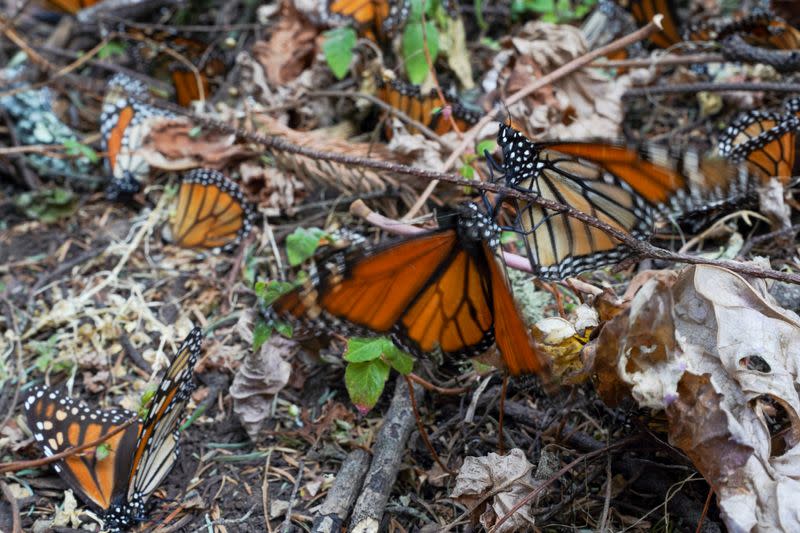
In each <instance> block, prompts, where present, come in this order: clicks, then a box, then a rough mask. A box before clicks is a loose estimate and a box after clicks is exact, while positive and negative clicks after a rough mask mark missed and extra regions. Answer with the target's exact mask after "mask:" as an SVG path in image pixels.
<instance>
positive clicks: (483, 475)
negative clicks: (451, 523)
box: [450, 448, 534, 533]
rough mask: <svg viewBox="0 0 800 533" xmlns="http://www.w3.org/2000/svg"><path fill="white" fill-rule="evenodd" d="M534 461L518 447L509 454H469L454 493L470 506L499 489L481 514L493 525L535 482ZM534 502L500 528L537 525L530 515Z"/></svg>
mask: <svg viewBox="0 0 800 533" xmlns="http://www.w3.org/2000/svg"><path fill="white" fill-rule="evenodd" d="M532 472H533V465H532V464H531V463H529V462H528V460H527V459H526V458H525V452H523V451H522V450H520V449H518V448H514V449H513V450H511V451H509V452H508V454H506V455H498V454H496V453H490V454H489V455H487V456H486V457H467V458H466V459H465V460H464V464H463V465H462V466H461V469H460V470H459V471H458V477H457V478H456V486H455V487H454V488H453V492H452V494H451V495H450V496H451V497H453V498H455V499H456V500H458V501H459V502H461V503H463V504H464V505H466V506H467V507H469V508H473V507H475V506H476V505H479V504H480V503H481V502H482V501H483V500H484V499H485V497H486V496H487V495H488V494H489V493H493V492H495V491H497V493H496V494H494V496H492V497H491V499H490V500H488V502H489V503H490V505H487V507H486V510H485V512H483V513H482V514H481V517H480V521H481V524H483V526H484V527H485V528H486V529H490V528H491V527H492V526H493V525H494V524H495V523H496V522H497V520H498V519H499V518H501V517H503V516H505V515H506V514H507V513H508V512H509V511H510V510H511V508H512V507H514V506H515V505H516V504H517V503H518V502H519V501H520V500H522V499H523V498H525V497H526V496H527V495H528V494H529V493H530V491H531V487H532V486H533V485H534V481H533V475H532ZM530 513H531V503H530V502H529V503H526V504H525V505H523V506H522V507H521V508H520V509H519V510H518V511H516V513H514V515H513V516H511V517H510V518H509V519H508V520H506V521H505V522H503V524H502V525H501V526H500V527H499V528H498V529H497V531H498V532H501V533H505V532H508V531H524V530H528V529H531V528H532V527H533V525H534V523H533V518H531V516H530Z"/></svg>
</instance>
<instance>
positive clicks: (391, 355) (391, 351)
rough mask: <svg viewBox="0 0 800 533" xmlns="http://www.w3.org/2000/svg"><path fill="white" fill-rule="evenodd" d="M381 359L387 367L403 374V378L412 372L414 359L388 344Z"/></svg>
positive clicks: (392, 344)
mask: <svg viewBox="0 0 800 533" xmlns="http://www.w3.org/2000/svg"><path fill="white" fill-rule="evenodd" d="M383 358H384V359H385V360H386V362H387V363H389V365H390V366H391V367H392V368H394V369H395V370H397V371H398V372H400V373H401V374H403V375H404V376H406V375H408V374H410V373H411V371H412V370H414V358H413V357H411V356H410V355H408V354H407V353H406V352H404V351H403V350H401V349H400V348H398V347H397V346H395V345H394V343H392V342H389V346H388V347H386V349H385V350H384V351H383Z"/></svg>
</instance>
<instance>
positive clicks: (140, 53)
mask: <svg viewBox="0 0 800 533" xmlns="http://www.w3.org/2000/svg"><path fill="white" fill-rule="evenodd" d="M120 31H124V32H125V33H126V34H127V36H128V37H129V38H131V39H135V40H136V45H135V46H134V47H133V48H132V53H133V59H134V61H135V62H136V63H137V64H138V65H139V68H140V69H148V70H158V69H159V68H160V67H163V68H165V69H168V70H169V75H170V78H171V79H172V84H173V86H174V88H175V101H176V102H177V103H178V104H179V105H181V106H184V107H187V106H188V105H189V104H190V103H191V102H192V101H194V100H199V99H200V95H201V91H200V87H201V86H202V89H203V90H202V95H203V97H204V98H208V97H210V96H211V95H212V92H213V91H212V89H213V85H212V82H211V80H213V79H214V78H215V77H217V76H221V75H222V74H224V73H225V72H226V70H227V69H228V63H227V61H226V60H225V58H224V54H222V53H221V52H219V51H218V50H217V49H212V48H211V45H209V44H208V43H205V42H203V41H202V40H199V39H195V38H191V37H186V36H183V35H180V34H178V33H177V32H176V31H175V30H165V31H159V32H151V31H146V30H142V29H139V28H129V27H123V28H122V29H121V30H120ZM166 49H168V50H170V51H172V52H175V53H178V54H180V55H182V56H183V57H184V58H185V59H187V60H188V61H190V62H191V63H192V64H193V65H194V67H195V68H196V69H197V74H196V75H195V72H194V71H193V70H191V69H190V68H187V65H186V64H184V63H180V62H178V61H177V60H176V59H175V58H174V56H173V55H172V54H170V53H168V52H167V51H166Z"/></svg>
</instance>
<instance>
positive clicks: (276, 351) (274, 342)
mask: <svg viewBox="0 0 800 533" xmlns="http://www.w3.org/2000/svg"><path fill="white" fill-rule="evenodd" d="M296 351H297V343H295V342H292V341H290V340H288V339H284V338H283V337H281V336H280V335H273V336H272V337H270V338H269V340H268V341H267V342H265V343H264V344H263V345H262V346H261V349H260V350H259V351H258V352H257V353H255V352H251V353H249V354H248V355H247V357H246V358H245V360H244V363H243V364H242V366H241V367H239V371H238V372H237V373H236V375H235V376H234V378H233V384H232V385H231V389H230V393H231V396H233V410H234V412H235V413H236V414H237V415H238V416H239V420H241V422H242V425H243V426H244V428H245V429H246V430H247V434H248V435H250V438H255V436H256V435H257V434H258V431H259V430H260V429H261V426H262V424H263V423H264V422H265V421H266V420H267V419H269V417H270V413H271V408H270V405H271V403H272V398H273V397H274V396H275V395H276V394H278V393H279V392H280V391H281V390H282V389H283V387H284V386H285V385H286V383H287V382H288V381H289V376H290V374H291V372H292V365H290V364H289V363H288V362H287V359H289V358H291V357H292V356H293V355H294V353H295V352H296Z"/></svg>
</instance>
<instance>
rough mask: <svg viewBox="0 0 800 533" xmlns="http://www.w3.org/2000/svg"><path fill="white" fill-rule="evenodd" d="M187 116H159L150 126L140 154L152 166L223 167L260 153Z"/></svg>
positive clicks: (165, 168) (230, 135) (232, 137)
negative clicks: (199, 124)
mask: <svg viewBox="0 0 800 533" xmlns="http://www.w3.org/2000/svg"><path fill="white" fill-rule="evenodd" d="M195 131H196V126H195V125H194V124H192V122H191V121H190V120H189V119H187V118H160V119H158V120H155V121H153V123H152V124H151V126H150V131H149V133H148V136H147V139H146V140H145V143H144V146H143V147H142V148H141V149H140V150H139V152H140V154H141V156H142V157H143V158H144V159H145V160H146V161H147V162H148V164H149V165H150V166H152V167H156V168H160V169H164V170H188V169H192V168H198V167H208V168H215V169H221V168H223V167H225V166H228V165H229V164H231V163H232V162H234V161H238V160H241V159H246V158H249V157H253V156H255V155H258V152H255V151H253V150H251V149H249V148H248V147H247V146H246V145H243V144H236V136H235V135H232V134H227V133H222V132H220V131H216V130H201V131H200V132H199V134H197V135H196V134H195Z"/></svg>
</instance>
